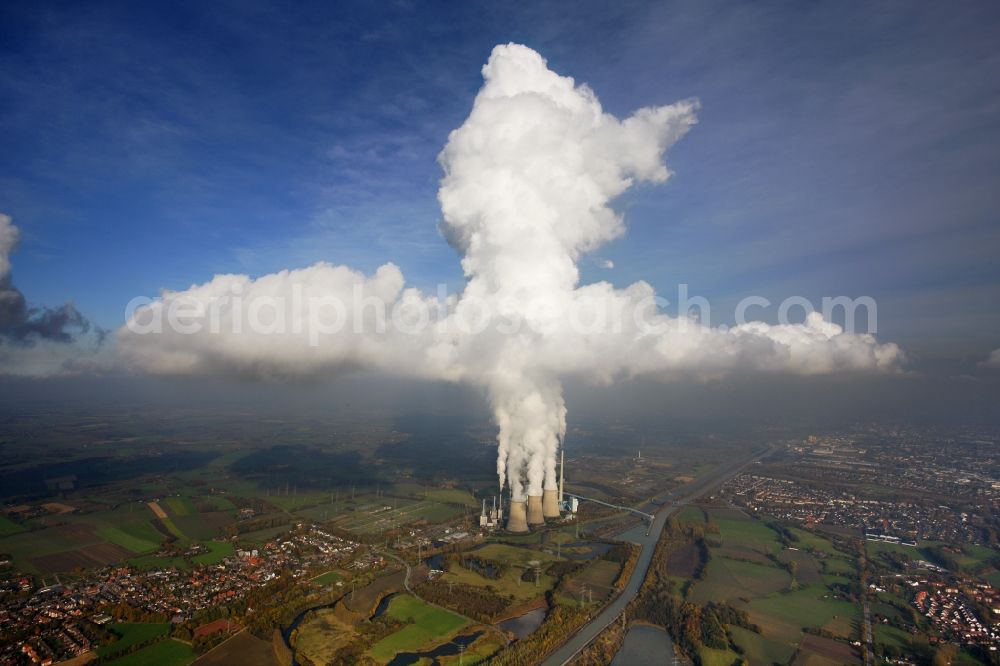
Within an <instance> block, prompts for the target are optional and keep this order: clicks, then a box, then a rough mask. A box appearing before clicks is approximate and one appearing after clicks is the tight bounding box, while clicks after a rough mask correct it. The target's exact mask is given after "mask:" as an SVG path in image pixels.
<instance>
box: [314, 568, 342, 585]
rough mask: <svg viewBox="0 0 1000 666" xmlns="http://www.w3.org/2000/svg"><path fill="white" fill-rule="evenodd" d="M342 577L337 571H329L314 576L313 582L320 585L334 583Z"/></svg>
mask: <svg viewBox="0 0 1000 666" xmlns="http://www.w3.org/2000/svg"><path fill="white" fill-rule="evenodd" d="M340 579H341V577H340V574H339V573H337V572H336V571H327V572H326V573H325V574H321V575H319V576H316V577H315V578H313V582H314V583H316V584H318V585H333V584H334V583H336V582H337V581H339V580H340Z"/></svg>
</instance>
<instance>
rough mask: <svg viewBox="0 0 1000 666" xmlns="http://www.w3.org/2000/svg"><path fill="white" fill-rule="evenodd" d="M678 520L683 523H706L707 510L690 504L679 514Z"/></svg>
mask: <svg viewBox="0 0 1000 666" xmlns="http://www.w3.org/2000/svg"><path fill="white" fill-rule="evenodd" d="M677 522H678V523H680V524H681V525H704V524H705V512H704V511H702V510H701V507H699V506H694V505H688V506H686V507H684V508H683V509H681V512H680V513H678V514H677Z"/></svg>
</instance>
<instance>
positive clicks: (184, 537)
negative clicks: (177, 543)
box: [160, 516, 188, 541]
mask: <svg viewBox="0 0 1000 666" xmlns="http://www.w3.org/2000/svg"><path fill="white" fill-rule="evenodd" d="M160 522H161V523H163V525H164V527H166V528H167V530H169V531H170V533H171V534H173V535H174V536H175V537H177V538H178V539H180V540H181V541H188V537H187V535H186V534H184V532H181V529H180V528H179V527H177V525H175V524H174V521H173V520H171V519H170V517H169V516H167V517H166V518H160Z"/></svg>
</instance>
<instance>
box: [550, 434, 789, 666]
mask: <svg viewBox="0 0 1000 666" xmlns="http://www.w3.org/2000/svg"><path fill="white" fill-rule="evenodd" d="M772 451H774V449H773V448H770V449H767V450H765V451H761V452H758V453H755V454H753V455H751V456H747V457H744V458H740V459H737V460H736V461H733V462H729V463H725V464H723V465H720V466H718V467H716V468H715V469H714V470H712V471H711V472H709V473H708V474H707V475H705V476H703V477H701V478H699V479H696V480H695V481H692V482H691V483H689V484H687V485H685V486H681V487H680V488H677V489H675V490H673V491H671V492H669V493H666V494H665V495H662V496H660V497H657V498H654V499H653V500H651V501H649V502H647V503H646V504H644V505H643V506H642V507H639V508H640V509H642V510H643V511H647V512H650V513H653V514H654V515H655V516H656V518H655V520H654V521H653V527H652V529H650V530H649V531H648V534H647V530H646V526H645V525H639V526H637V527H633V528H631V529H629V530H627V531H626V532H623V533H621V534H619V535H618V538H619V539H622V540H624V541H632V542H634V543H637V544H639V546H640V547H641V548H642V550H641V551H640V553H639V560H638V562H637V563H636V565H635V571H634V572H633V573H632V577H631V578H629V581H628V583H627V584H626V585H625V589H624V590H622V592H621V594H619V595H618V597H617V598H615V599H614V601H612V602H611V603H610V604H609V605H608V606H606V607H605V609H604V610H603V611H601V612H600V613H599V614H597V615H596V616H595V617H594V618H593V619H592V620H590V622H588V623H587V624H585V625H583V627H582V628H581V629H579V630H578V631H577V632H576V634H574V635H573V637H572V638H570V639H569V640H568V641H566V643H564V644H563V646H562V647H561V648H559V649H558V650H556V651H555V652H553V653H552V654H551V655H549V656H548V658H547V659H545V661H543V662H542V663H543V664H544V665H545V666H563V664H566V663H568V662H569V661H570V660H571V659H572V658H573V657H575V656H576V655H577V653H578V652H579V651H580V650H582V649H583V648H585V647H586V646H587V645H588V644H589V643H590V641H592V640H594V639H595V638H596V637H597V636H598V635H599V634H600V633H601V632H602V631H604V629H605V628H607V626H608V625H610V624H611V623H612V622H614V621H615V620H618V619H619V618H620V617H621V614H622V612H623V611H624V610H625V607H626V606H628V603H629V602H630V601H632V599H634V598H635V595H636V594H638V592H639V588H640V587H641V586H642V583H643V581H644V580H646V573H647V572H648V571H649V564H650V562H651V561H652V559H653V550H654V549H655V548H656V542H657V541H659V539H660V533H662V532H663V527H664V526H665V525H666V523H667V518H669V517H670V516H671V515H673V514H674V513H676V512H677V511H679V510H680V509H681V508H683V507H684V506H685V505H687V503H688V502H690V501H691V500H693V499H697V498H698V497H700V496H702V495H704V494H705V493H707V492H709V491H711V490H714V489H716V488H718V487H719V486H721V485H722V484H723V483H725V482H726V481H728V480H729V479H731V478H732V477H734V476H736V475H737V474H739V473H740V471H742V470H743V468H745V467H746V466H747V465H750V464H752V463H753V462H754V461H756V460H759V459H760V458H762V457H764V456H765V455H767V454H769V453H771V452H772Z"/></svg>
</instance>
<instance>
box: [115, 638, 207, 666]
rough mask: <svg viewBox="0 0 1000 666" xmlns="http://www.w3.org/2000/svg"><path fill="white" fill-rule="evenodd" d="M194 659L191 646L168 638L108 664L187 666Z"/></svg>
mask: <svg viewBox="0 0 1000 666" xmlns="http://www.w3.org/2000/svg"><path fill="white" fill-rule="evenodd" d="M194 658H195V653H194V650H192V649H191V647H190V646H189V645H187V644H186V643H181V642H180V641H175V640H174V639H172V638H168V639H166V640H162V641H160V642H159V643H154V644H153V645H150V646H149V647H145V648H143V649H141V650H139V651H138V652H133V653H132V654H129V655H126V656H124V657H121V658H119V659H115V660H114V661H110V662H107V664H108V666H149V665H150V664H156V666H186V665H187V664H190V663H191V662H192V661H194Z"/></svg>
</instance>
